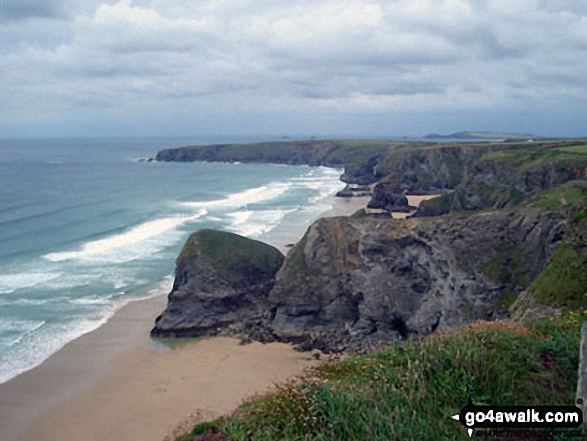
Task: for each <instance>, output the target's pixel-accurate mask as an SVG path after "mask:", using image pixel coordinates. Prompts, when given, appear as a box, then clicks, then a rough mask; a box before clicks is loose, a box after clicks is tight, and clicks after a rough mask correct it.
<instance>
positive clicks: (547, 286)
mask: <svg viewBox="0 0 587 441" xmlns="http://www.w3.org/2000/svg"><path fill="white" fill-rule="evenodd" d="M528 290H529V291H531V292H532V293H534V294H535V295H536V299H537V300H538V302H539V303H541V304H543V305H549V306H552V307H555V308H564V309H569V310H577V309H586V308H587V248H586V247H585V244H584V243H583V244H582V245H581V244H570V243H565V244H562V245H560V246H559V247H558V249H557V250H556V252H555V253H554V255H553V256H552V258H551V260H550V262H549V264H548V266H547V267H546V269H545V270H544V271H543V272H542V273H541V274H540V275H539V276H538V277H537V278H536V279H534V281H533V282H532V284H531V285H530V286H529V287H528Z"/></svg>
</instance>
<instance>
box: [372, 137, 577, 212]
mask: <svg viewBox="0 0 587 441" xmlns="http://www.w3.org/2000/svg"><path fill="white" fill-rule="evenodd" d="M583 144H584V143H583V142H582V141H573V140H571V141H560V142H545V143H540V144H539V145H534V144H532V143H522V144H519V143H513V144H508V143H505V144H488V145H485V144H482V145H464V146H458V147H457V146H451V147H438V146H433V147H429V148H420V149H397V150H395V151H393V152H391V153H390V154H389V155H387V157H386V158H385V160H384V161H383V163H382V165H381V167H380V170H379V172H380V173H382V174H384V175H385V178H384V179H383V180H382V181H381V182H380V183H378V184H377V185H376V186H375V190H374V199H375V197H376V198H378V199H380V200H384V199H385V198H386V197H387V196H389V197H391V196H393V195H394V194H397V193H410V194H421V193H422V194H426V193H438V192H443V193H444V196H443V198H442V199H439V200H430V201H424V202H423V203H422V205H421V207H420V210H419V213H418V214H417V216H419V217H422V216H431V215H439V214H444V213H448V212H450V211H460V210H480V209H487V208H507V207H513V206H516V205H517V204H519V203H520V202H522V201H523V200H525V199H527V198H529V197H532V196H535V195H537V194H539V193H540V192H542V191H544V190H547V189H550V188H553V187H554V186H556V185H559V184H561V183H564V182H567V181H570V180H577V179H579V180H580V179H587V147H586V146H585V145H583ZM374 202H375V201H374Z"/></svg>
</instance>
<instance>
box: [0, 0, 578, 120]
mask: <svg viewBox="0 0 587 441" xmlns="http://www.w3.org/2000/svg"><path fill="white" fill-rule="evenodd" d="M64 1H65V0H63V1H56V0H55V1H53V2H51V1H49V2H34V1H32V0H25V1H20V2H19V3H18V5H19V6H18V7H16V6H15V5H16V4H17V3H16V2H15V1H14V0H13V2H12V3H10V2H8V0H4V2H3V3H0V4H1V5H2V6H1V7H2V8H3V9H0V11H2V12H6V15H5V21H0V37H2V38H4V37H6V38H5V39H4V40H3V41H6V42H7V43H6V44H5V45H4V47H3V48H1V49H0V82H2V84H3V103H2V104H0V118H3V119H4V121H10V123H19V124H21V125H22V126H23V127H24V126H25V125H26V124H27V123H26V122H25V119H24V118H23V115H26V116H27V117H28V118H29V120H31V121H34V120H35V117H36V118H41V119H42V118H47V116H46V114H47V113H48V112H50V113H51V115H52V117H51V118H57V119H59V118H62V120H63V121H66V120H67V118H68V117H71V115H72V114H73V113H75V112H81V113H83V114H86V115H88V119H89V118H90V117H89V115H91V117H92V118H94V119H95V121H96V124H100V123H102V124H107V122H108V121H110V120H111V119H110V118H111V115H115V114H117V115H120V117H121V118H123V119H124V118H125V115H128V113H129V108H131V107H132V108H133V109H137V108H140V115H143V116H144V119H145V120H148V119H155V120H156V119H157V115H161V113H162V112H171V113H173V115H174V118H179V119H182V120H184V121H185V122H186V124H187V121H193V118H194V116H193V115H199V116H198V117H199V118H204V116H202V115H208V116H210V115H216V116H217V117H218V116H222V115H233V116H234V115H237V114H238V113H239V112H248V113H249V114H251V115H252V114H255V115H263V114H265V113H266V114H273V115H275V114H287V113H288V112H291V114H292V115H294V114H296V115H300V114H303V113H304V112H310V113H312V112H314V113H316V112H325V114H331V115H336V114H337V112H344V113H345V114H353V112H355V113H357V114H362V113H364V112H368V113H372V114H377V115H381V114H384V113H385V112H388V113H389V112H393V113H394V114H396V113H397V112H404V113H405V114H408V113H413V112H418V111H422V112H427V111H434V112H443V111H445V112H448V111H449V110H450V111H453V110H454V111H457V110H460V111H463V112H468V111H477V110H479V109H495V111H496V112H504V111H505V112H507V111H514V110H516V109H524V108H529V107H536V108H541V109H542V108H546V107H547V106H548V105H549V103H552V102H553V100H554V101H556V102H560V103H562V102H566V103H569V106H568V107H569V108H573V109H577V108H581V106H583V105H584V104H581V103H582V102H583V103H584V102H586V101H587V100H586V98H587V86H586V85H585V84H584V80H583V77H584V74H583V73H584V72H585V69H586V68H587V54H586V52H587V7H585V6H584V5H582V3H581V2H571V1H570V0H569V1H567V0H551V1H549V0H519V1H516V2H511V1H509V0H508V1H506V0H470V1H466V0H420V1H417V2H415V1H413V0H394V1H382V0H370V1H369V0H367V1H363V0H360V1H359V0H342V1H340V0H338V1H330V0H326V1H309V0H299V1H296V2H293V3H286V4H284V3H283V2H277V1H274V0H257V1H254V0H243V1H241V2H233V1H229V0H215V1H212V0H203V1H198V2H193V1H188V0H184V1H176V2H166V1H163V0H135V1H130V0H112V1H111V2H110V3H106V2H100V1H99V0H84V1H81V2H76V3H71V4H66V3H64ZM7 5H8V6H7ZM64 11H67V13H65V12H64ZM6 17H8V18H6ZM56 17H61V18H60V21H58V22H56V21H55V20H54V19H55V18H56ZM64 17H65V18H64ZM32 18H37V19H39V20H40V21H39V20H36V21H34V24H33V21H31V20H30V19H32ZM55 23H58V24H57V25H56V24H55ZM107 113H108V115H107ZM140 115H137V118H135V119H133V120H132V121H131V119H129V120H128V121H129V124H136V119H140ZM334 117H335V116H333V118H334ZM299 121H300V124H302V121H303V120H302V119H300V120H299ZM64 124H65V123H64ZM288 124H289V123H288ZM0 127H1V126H0Z"/></svg>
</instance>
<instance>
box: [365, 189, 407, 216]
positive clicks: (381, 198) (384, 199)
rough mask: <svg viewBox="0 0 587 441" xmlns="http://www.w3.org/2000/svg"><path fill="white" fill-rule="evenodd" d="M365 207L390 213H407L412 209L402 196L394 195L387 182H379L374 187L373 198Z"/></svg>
mask: <svg viewBox="0 0 587 441" xmlns="http://www.w3.org/2000/svg"><path fill="white" fill-rule="evenodd" d="M367 207H368V208H376V209H381V210H386V211H389V212H390V213H391V212H393V211H395V212H400V213H409V212H410V211H411V210H412V209H414V207H410V205H409V204H408V198H406V196H405V195H404V194H397V193H394V189H393V184H392V183H391V182H389V181H387V182H380V183H379V184H377V185H376V186H375V189H374V191H373V197H372V198H371V201H369V204H368V205H367Z"/></svg>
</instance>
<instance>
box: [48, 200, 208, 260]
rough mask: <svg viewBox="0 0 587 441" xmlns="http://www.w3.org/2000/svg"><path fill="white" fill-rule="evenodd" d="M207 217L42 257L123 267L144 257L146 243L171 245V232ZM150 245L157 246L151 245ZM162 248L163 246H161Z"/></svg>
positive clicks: (148, 226)
mask: <svg viewBox="0 0 587 441" xmlns="http://www.w3.org/2000/svg"><path fill="white" fill-rule="evenodd" d="M205 214H207V211H206V210H200V212H199V213H198V214H196V215H193V216H177V217H168V218H162V219H156V220H152V221H148V222H145V223H143V224H141V225H138V226H136V227H134V228H132V229H131V230H129V231H127V232H125V233H121V234H115V235H113V236H109V237H106V238H103V239H98V240H95V241H92V242H88V243H86V244H84V245H83V246H82V248H81V249H80V250H78V251H65V252H58V253H49V254H45V255H44V256H43V257H44V258H45V259H47V260H49V261H51V262H61V261H64V260H70V259H80V260H86V261H99V262H111V263H122V262H127V261H130V260H135V259H138V258H144V257H145V251H148V250H145V249H144V247H145V245H146V244H145V242H148V241H150V240H153V239H156V238H157V237H159V236H161V235H163V234H164V233H165V234H166V237H165V244H167V243H168V241H169V240H168V238H169V235H168V233H169V232H170V231H171V230H175V229H177V228H178V227H179V226H181V225H183V224H186V223H188V222H193V221H196V220H198V219H199V218H200V217H202V216H204V215H205ZM151 245H157V244H153V243H151ZM160 245H161V246H162V245H164V244H160Z"/></svg>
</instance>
